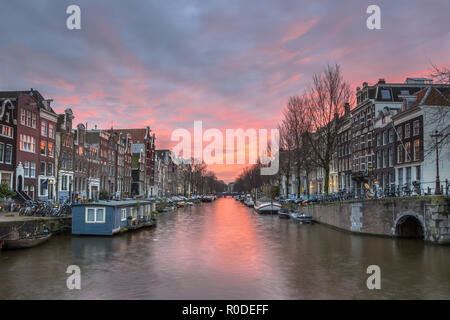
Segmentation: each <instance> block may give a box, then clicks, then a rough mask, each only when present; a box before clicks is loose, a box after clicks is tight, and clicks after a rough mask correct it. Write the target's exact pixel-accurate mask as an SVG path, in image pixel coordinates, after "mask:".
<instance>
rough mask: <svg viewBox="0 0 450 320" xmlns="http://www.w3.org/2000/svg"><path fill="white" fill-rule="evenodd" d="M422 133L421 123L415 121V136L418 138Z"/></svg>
mask: <svg viewBox="0 0 450 320" xmlns="http://www.w3.org/2000/svg"><path fill="white" fill-rule="evenodd" d="M419 132H420V122H419V120H415V121H414V122H413V135H414V136H418V135H419Z"/></svg>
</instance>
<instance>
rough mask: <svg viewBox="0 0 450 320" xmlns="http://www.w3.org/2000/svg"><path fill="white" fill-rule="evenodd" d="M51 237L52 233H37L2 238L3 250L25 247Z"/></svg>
mask: <svg viewBox="0 0 450 320" xmlns="http://www.w3.org/2000/svg"><path fill="white" fill-rule="evenodd" d="M51 237H52V234H51V233H49V234H47V235H37V236H33V237H29V238H22V239H6V240H3V250H16V249H26V248H32V247H35V246H38V245H40V244H42V243H45V242H47V241H48V239H50V238H51Z"/></svg>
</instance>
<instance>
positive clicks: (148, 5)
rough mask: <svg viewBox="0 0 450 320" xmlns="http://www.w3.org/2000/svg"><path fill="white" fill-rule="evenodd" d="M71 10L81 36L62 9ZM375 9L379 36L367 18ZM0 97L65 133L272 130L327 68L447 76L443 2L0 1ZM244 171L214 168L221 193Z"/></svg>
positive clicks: (351, 77)
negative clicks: (62, 121) (75, 128)
mask: <svg viewBox="0 0 450 320" xmlns="http://www.w3.org/2000/svg"><path fill="white" fill-rule="evenodd" d="M70 4H77V5H79V6H80V8H81V30H68V29H67V28H66V19H67V17H68V15H67V14H66V8H67V6H68V5H70ZM370 4H377V5H379V6H380V7H381V26H382V29H381V30H369V29H367V27H366V19H367V17H368V14H366V8H367V7H368V5H370ZM0 12H1V18H0V91H3V90H25V89H29V88H34V89H37V90H39V91H40V92H41V94H42V95H43V96H44V97H45V98H48V99H53V100H54V101H53V107H54V109H55V110H56V111H57V112H61V111H62V110H64V109H65V108H67V107H70V108H72V110H73V111H74V113H75V117H76V118H75V123H79V122H83V123H84V122H88V126H89V127H90V128H92V127H93V126H94V125H98V126H99V127H101V128H109V127H111V125H112V124H113V125H114V127H116V128H119V127H121V128H123V127H144V126H146V125H149V126H150V127H151V128H152V130H153V131H154V132H155V133H156V137H157V148H158V149H163V148H170V147H171V146H172V145H174V144H175V143H174V142H170V134H171V132H172V130H174V129H176V128H186V129H188V130H192V128H193V122H194V120H202V121H203V127H204V129H207V128H219V129H221V130H223V132H224V133H225V131H224V130H225V129H226V128H230V129H234V128H243V129H247V128H255V129H259V128H267V129H270V128H275V127H276V126H277V123H278V122H279V121H280V118H281V110H282V108H283V107H284V105H285V104H286V102H287V99H288V98H289V96H290V95H295V94H300V93H301V92H302V90H303V89H304V88H305V87H306V86H307V85H308V83H309V82H310V80H311V77H312V75H313V74H314V73H315V72H320V71H321V70H322V69H323V67H324V66H325V65H326V64H327V63H339V64H340V65H341V67H342V71H343V74H344V77H345V78H346V80H347V81H349V82H350V83H351V85H352V88H353V89H355V88H356V86H360V85H361V83H362V82H364V81H367V82H368V83H369V84H373V83H375V82H376V81H377V80H378V78H385V79H386V81H387V82H403V81H404V80H405V78H406V77H411V76H428V75H429V73H430V66H431V64H432V63H433V64H436V65H439V66H448V65H449V64H450V19H449V12H450V1H448V0H442V1H437V0H436V1H424V0H422V1H413V0H408V1H360V0H358V1H356V0H355V1H336V0H333V1H301V0H293V1H275V0H273V1H265V0H257V1H253V0H245V1H244V0H199V1H175V0H171V1H160V0H158V1H77V0H72V1H22V0H21V1H18V0H15V1H5V0H2V1H1V10H0ZM241 168H242V166H238V165H228V166H225V165H222V166H213V167H211V169H213V170H214V171H215V172H216V174H217V175H218V177H219V178H221V179H224V180H225V181H226V182H230V181H232V180H233V179H234V177H235V176H236V175H237V174H238V173H239V171H240V169H241Z"/></svg>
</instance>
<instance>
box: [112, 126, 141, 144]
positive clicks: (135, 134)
mask: <svg viewBox="0 0 450 320" xmlns="http://www.w3.org/2000/svg"><path fill="white" fill-rule="evenodd" d="M147 130H148V131H150V128H149V127H147V128H137V129H113V131H114V132H117V133H124V134H127V133H129V134H130V135H131V141H132V142H133V143H138V141H139V143H144V141H145V138H146V136H147V135H150V133H147Z"/></svg>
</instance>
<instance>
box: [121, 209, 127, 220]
mask: <svg viewBox="0 0 450 320" xmlns="http://www.w3.org/2000/svg"><path fill="white" fill-rule="evenodd" d="M127 218H128V217H127V209H126V208H122V209H120V221H125V220H127Z"/></svg>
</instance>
